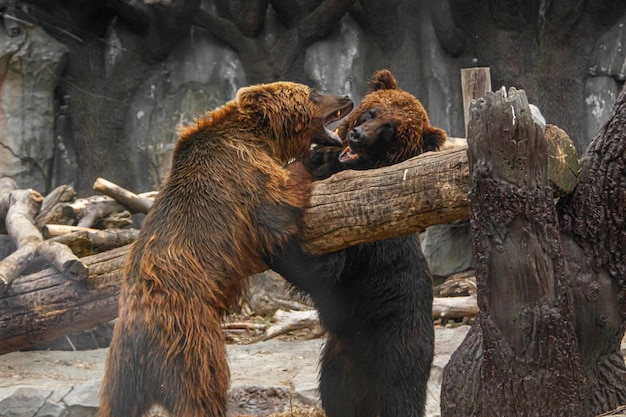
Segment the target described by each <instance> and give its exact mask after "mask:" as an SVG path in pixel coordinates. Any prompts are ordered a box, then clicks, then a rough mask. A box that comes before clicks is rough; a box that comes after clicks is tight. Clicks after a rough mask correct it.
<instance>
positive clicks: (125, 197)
mask: <svg viewBox="0 0 626 417" xmlns="http://www.w3.org/2000/svg"><path fill="white" fill-rule="evenodd" d="M93 189H94V190H96V191H99V192H101V193H102V194H104V195H108V196H109V197H111V198H112V199H114V200H115V201H117V202H119V203H120V204H122V205H124V206H126V207H128V208H129V209H131V210H133V211H136V212H139V213H144V214H145V213H147V212H148V210H150V207H152V202H153V201H152V200H149V199H147V198H143V197H141V196H139V195H137V194H135V193H133V192H131V191H128V190H126V189H124V188H122V187H120V186H119V185H116V184H113V183H112V182H111V181H107V180H105V179H104V178H98V179H96V182H95V183H94V185H93Z"/></svg>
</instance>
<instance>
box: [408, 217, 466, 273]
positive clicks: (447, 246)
mask: <svg viewBox="0 0 626 417" xmlns="http://www.w3.org/2000/svg"><path fill="white" fill-rule="evenodd" d="M420 241H421V246H422V251H423V252H424V257H425V258H426V262H428V268H429V269H430V273H431V275H432V276H433V278H434V279H435V280H437V278H440V277H444V278H445V277H449V276H450V275H452V274H455V273H457V272H463V271H465V270H467V269H470V268H472V267H473V265H474V260H473V257H472V234H471V230H470V225H469V221H462V222H457V223H452V224H442V225H437V226H432V227H429V228H427V229H426V230H425V231H424V232H422V233H421V234H420Z"/></svg>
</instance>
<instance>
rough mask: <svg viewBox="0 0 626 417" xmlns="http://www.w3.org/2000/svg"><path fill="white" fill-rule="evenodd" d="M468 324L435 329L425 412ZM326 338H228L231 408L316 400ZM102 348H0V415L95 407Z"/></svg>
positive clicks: (21, 416) (275, 407)
mask: <svg viewBox="0 0 626 417" xmlns="http://www.w3.org/2000/svg"><path fill="white" fill-rule="evenodd" d="M467 330H468V327H467V326H461V327H458V328H455V329H442V328H438V329H436V339H435V352H436V357H435V360H434V363H433V368H432V371H431V378H430V381H429V387H428V402H427V414H426V415H427V416H429V417H435V416H439V391H440V389H441V376H442V374H443V367H444V366H445V364H446V363H447V362H448V360H449V358H450V355H451V354H452V352H453V351H454V350H455V349H456V348H457V346H458V345H459V344H460V343H461V342H462V340H463V338H464V337H465V333H466V332H467ZM322 344H323V339H314V340H305V341H289V342H285V341H280V340H270V341H266V342H259V343H254V344H250V345H229V346H228V356H229V363H230V367H231V392H230V398H229V407H230V415H232V416H234V415H238V414H251V415H258V416H265V415H267V414H269V413H272V412H279V411H285V410H288V409H289V408H290V407H293V406H298V405H313V406H315V405H318V396H317V377H318V366H317V363H318V359H319V354H320V352H321V348H322ZM106 352H107V349H96V350H89V351H79V352H67V351H31V352H13V353H9V354H6V355H2V356H0V416H2V417H33V416H35V417H92V416H95V413H96V410H97V407H98V403H99V402H98V390H99V387H100V382H101V380H102V374H103V369H104V360H105V357H106Z"/></svg>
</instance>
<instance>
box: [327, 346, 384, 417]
mask: <svg viewBox="0 0 626 417" xmlns="http://www.w3.org/2000/svg"><path fill="white" fill-rule="evenodd" d="M319 388H320V397H321V399H322V407H323V408H324V411H325V412H326V415H327V416H328V417H376V415H377V412H376V395H375V392H374V388H375V387H374V380H373V375H371V374H369V373H368V372H367V370H363V369H359V367H358V366H356V364H355V362H354V359H353V358H352V357H351V355H350V354H349V353H348V351H347V349H346V348H345V345H344V343H342V342H341V341H338V340H337V339H336V338H335V337H333V336H332V334H331V335H329V336H328V340H327V341H326V346H325V347H324V352H323V354H322V360H321V369H320V387H319Z"/></svg>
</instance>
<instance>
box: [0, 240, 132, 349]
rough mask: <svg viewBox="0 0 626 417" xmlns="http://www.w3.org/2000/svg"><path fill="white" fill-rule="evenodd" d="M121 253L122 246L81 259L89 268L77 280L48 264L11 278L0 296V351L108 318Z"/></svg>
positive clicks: (113, 305) (120, 273)
mask: <svg viewBox="0 0 626 417" xmlns="http://www.w3.org/2000/svg"><path fill="white" fill-rule="evenodd" d="M127 253H128V247H122V248H118V249H113V250H111V251H107V252H104V253H102V254H98V255H94V256H89V257H86V258H82V261H83V262H84V263H85V264H86V265H87V266H88V268H89V273H90V275H89V277H88V278H87V279H85V280H82V281H72V280H68V279H66V278H65V277H64V276H63V275H62V274H61V273H59V272H58V271H57V270H56V269H54V268H49V269H46V270H43V271H41V272H37V273H34V274H30V275H26V276H23V277H20V279H18V280H15V281H14V282H13V284H12V285H11V287H9V289H8V291H7V292H6V293H5V294H3V296H2V297H0V312H1V314H0V328H2V334H1V335H0V354H4V353H7V352H11V351H14V350H18V349H22V348H25V347H28V346H33V345H36V344H38V343H40V342H44V341H46V340H51V339H55V338H57V337H60V336H63V335H65V334H69V333H72V332H77V331H80V330H85V329H89V328H92V327H93V326H95V325H97V324H98V323H102V322H106V321H109V320H112V319H114V318H115V317H116V315H117V299H118V295H119V286H120V283H121V280H122V276H123V266H124V260H125V258H126V254H127ZM35 300H36V302H35Z"/></svg>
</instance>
